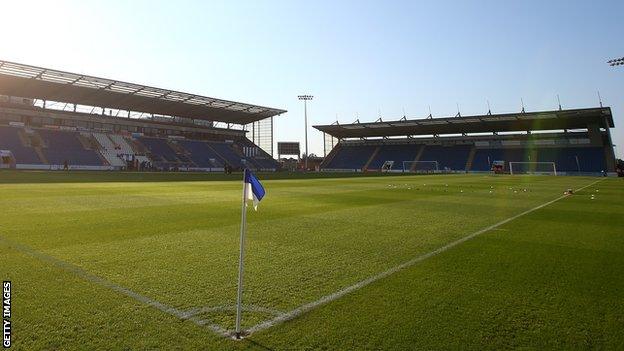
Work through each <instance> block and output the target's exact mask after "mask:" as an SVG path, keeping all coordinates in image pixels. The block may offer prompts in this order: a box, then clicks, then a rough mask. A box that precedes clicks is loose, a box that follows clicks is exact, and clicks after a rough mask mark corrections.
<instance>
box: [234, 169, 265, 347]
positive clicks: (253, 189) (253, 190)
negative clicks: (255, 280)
mask: <svg viewBox="0 0 624 351" xmlns="http://www.w3.org/2000/svg"><path fill="white" fill-rule="evenodd" d="M264 194H265V191H264V188H263V187H262V184H260V181H259V180H258V178H256V176H255V175H254V174H253V173H252V172H251V171H250V170H248V169H245V172H244V174H243V204H242V209H241V232H240V256H239V257H238V295H237V298H236V334H235V335H234V336H235V337H236V338H237V339H240V338H241V318H242V316H241V315H242V312H243V267H244V259H245V231H246V229H247V201H253V205H254V210H256V211H257V210H258V203H260V200H262V198H263V197H264Z"/></svg>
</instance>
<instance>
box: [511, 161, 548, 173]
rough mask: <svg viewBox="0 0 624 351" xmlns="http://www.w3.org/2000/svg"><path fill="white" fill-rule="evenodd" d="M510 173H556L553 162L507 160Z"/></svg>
mask: <svg viewBox="0 0 624 351" xmlns="http://www.w3.org/2000/svg"><path fill="white" fill-rule="evenodd" d="M509 173H510V174H545V175H557V166H556V165H555V163H554V162H509Z"/></svg>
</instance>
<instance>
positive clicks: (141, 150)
mask: <svg viewBox="0 0 624 351" xmlns="http://www.w3.org/2000/svg"><path fill="white" fill-rule="evenodd" d="M122 138H123V137H122ZM123 141H125V142H126V143H127V144H128V145H130V147H131V148H132V150H133V151H134V153H135V154H142V155H147V154H148V153H149V150H148V149H147V147H145V145H143V144H141V142H140V141H139V140H137V139H131V140H128V139H126V138H123Z"/></svg>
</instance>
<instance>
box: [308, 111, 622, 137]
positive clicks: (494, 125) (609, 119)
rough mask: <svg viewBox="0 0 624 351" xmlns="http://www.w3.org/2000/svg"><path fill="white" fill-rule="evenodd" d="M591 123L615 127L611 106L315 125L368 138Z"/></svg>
mask: <svg viewBox="0 0 624 351" xmlns="http://www.w3.org/2000/svg"><path fill="white" fill-rule="evenodd" d="M590 124H596V125H598V126H599V127H600V128H613V127H614V125H613V116H612V115H611V108H609V107H598V108H586V109H574V110H555V111H541V112H526V113H524V112H523V113H507V114H495V115H490V114H488V115H480V116H465V117H444V118H425V119H414V120H408V119H402V120H398V121H378V122H372V123H351V124H331V125H321V126H314V128H316V129H318V130H320V131H321V132H324V133H327V134H329V135H332V136H334V137H336V138H365V137H386V136H408V135H435V134H461V133H488V132H509V131H532V130H557V129H584V128H587V127H588V125H590Z"/></svg>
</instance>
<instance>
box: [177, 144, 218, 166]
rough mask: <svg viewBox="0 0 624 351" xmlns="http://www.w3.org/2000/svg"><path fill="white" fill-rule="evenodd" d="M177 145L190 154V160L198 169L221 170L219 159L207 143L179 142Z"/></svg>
mask: <svg viewBox="0 0 624 351" xmlns="http://www.w3.org/2000/svg"><path fill="white" fill-rule="evenodd" d="M179 144H180V145H181V146H182V147H184V148H185V149H186V150H187V151H188V152H189V153H190V159H191V161H192V162H194V163H195V165H196V166H197V167H199V168H223V165H224V164H223V161H222V159H221V157H220V156H219V155H218V154H217V153H215V152H214V150H212V149H211V148H210V147H209V146H208V143H206V142H204V141H197V140H181V141H179Z"/></svg>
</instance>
